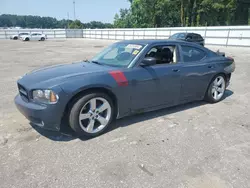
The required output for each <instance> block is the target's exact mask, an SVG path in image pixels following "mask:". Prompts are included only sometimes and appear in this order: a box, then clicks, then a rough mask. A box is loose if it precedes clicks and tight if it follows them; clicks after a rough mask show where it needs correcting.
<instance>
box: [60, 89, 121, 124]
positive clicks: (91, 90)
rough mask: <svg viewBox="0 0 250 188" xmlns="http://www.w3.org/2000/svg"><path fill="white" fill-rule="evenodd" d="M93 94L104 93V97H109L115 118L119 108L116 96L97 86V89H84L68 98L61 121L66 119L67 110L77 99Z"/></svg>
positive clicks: (108, 90)
mask: <svg viewBox="0 0 250 188" xmlns="http://www.w3.org/2000/svg"><path fill="white" fill-rule="evenodd" d="M95 92H100V93H105V94H106V95H108V96H109V97H110V99H111V100H112V102H113V104H114V107H115V113H114V117H115V118H116V117H117V115H118V113H119V107H118V101H117V97H116V95H115V94H114V93H113V92H112V91H111V90H110V89H107V88H106V87H101V86H98V87H91V88H84V89H81V90H79V91H78V92H76V93H74V94H73V96H72V97H71V98H70V100H69V101H68V102H67V104H66V107H65V109H64V114H63V117H62V121H63V119H65V118H67V117H68V113H69V110H70V108H71V107H72V105H73V104H74V102H75V101H76V100H77V99H79V98H80V97H82V96H84V95H86V94H89V93H95Z"/></svg>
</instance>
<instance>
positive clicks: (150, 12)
mask: <svg viewBox="0 0 250 188" xmlns="http://www.w3.org/2000/svg"><path fill="white" fill-rule="evenodd" d="M129 2H130V8H129V9H120V12H119V14H116V15H115V18H114V27H118V28H137V27H176V26H224V25H247V24H249V17H250V11H249V8H250V1H249V0H129Z"/></svg>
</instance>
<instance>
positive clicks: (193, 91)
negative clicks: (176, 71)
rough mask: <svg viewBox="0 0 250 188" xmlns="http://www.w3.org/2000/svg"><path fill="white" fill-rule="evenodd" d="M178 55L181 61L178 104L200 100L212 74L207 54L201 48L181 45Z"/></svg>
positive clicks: (212, 70)
mask: <svg viewBox="0 0 250 188" xmlns="http://www.w3.org/2000/svg"><path fill="white" fill-rule="evenodd" d="M180 54H181V61H182V62H181V64H182V66H181V69H180V72H181V92H180V102H181V103H182V102H189V101H193V100H200V99H202V97H203V96H204V93H205V92H206V90H207V86H208V82H209V80H210V79H211V77H212V75H213V74H214V69H213V68H214V67H213V66H212V65H210V64H209V63H208V60H207V52H206V51H205V50H204V49H202V48H199V47H196V46H191V45H181V51H180Z"/></svg>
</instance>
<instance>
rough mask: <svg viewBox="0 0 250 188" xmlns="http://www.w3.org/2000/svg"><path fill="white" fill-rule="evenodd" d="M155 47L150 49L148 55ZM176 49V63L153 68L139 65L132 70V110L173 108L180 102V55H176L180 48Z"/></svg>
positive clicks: (157, 65) (130, 76) (153, 66)
mask: <svg viewBox="0 0 250 188" xmlns="http://www.w3.org/2000/svg"><path fill="white" fill-rule="evenodd" d="M162 46H163V45H162ZM162 46H161V47H162ZM155 47H156V46H153V47H152V48H150V49H149V50H148V52H147V54H149V53H150V52H151V50H152V49H154V48H155ZM164 47H170V45H164ZM174 47H175V48H174V54H175V55H174V57H173V59H175V60H174V61H175V62H171V63H170V62H169V63H164V64H156V65H152V66H140V65H139V66H137V67H134V68H133V69H132V70H131V72H130V73H129V74H130V75H129V78H130V81H131V86H132V87H131V88H132V91H131V103H132V110H140V109H148V108H158V107H161V106H172V105H175V104H176V103H177V102H178V100H179V96H180V86H181V85H180V84H181V83H180V79H181V77H180V71H179V68H180V67H179V66H180V65H179V64H178V57H179V55H176V54H178V46H174ZM177 56H178V57H177ZM144 57H146V56H144Z"/></svg>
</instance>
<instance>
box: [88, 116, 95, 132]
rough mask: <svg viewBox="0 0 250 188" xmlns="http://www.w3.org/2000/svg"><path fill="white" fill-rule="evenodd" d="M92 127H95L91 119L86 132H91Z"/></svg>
mask: <svg viewBox="0 0 250 188" xmlns="http://www.w3.org/2000/svg"><path fill="white" fill-rule="evenodd" d="M94 125H95V120H93V119H91V120H90V121H89V124H88V126H87V131H88V132H93V129H94Z"/></svg>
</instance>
